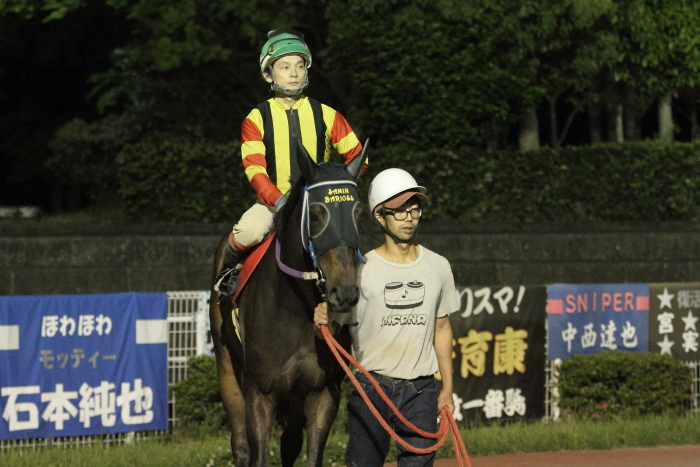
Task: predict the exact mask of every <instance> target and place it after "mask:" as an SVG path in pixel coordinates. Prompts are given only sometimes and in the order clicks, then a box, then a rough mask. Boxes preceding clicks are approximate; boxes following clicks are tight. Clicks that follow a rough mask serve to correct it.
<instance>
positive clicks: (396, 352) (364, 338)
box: [336, 246, 459, 379]
mask: <svg viewBox="0 0 700 467" xmlns="http://www.w3.org/2000/svg"><path fill="white" fill-rule="evenodd" d="M419 248H420V252H419V256H418V259H417V260H416V261H414V262H413V263H410V264H397V263H391V262H389V261H387V260H385V259H383V258H382V257H380V256H379V255H378V254H377V253H376V252H375V251H374V250H373V251H370V252H369V253H367V255H366V259H367V263H366V264H363V265H361V266H360V268H359V271H358V285H359V287H360V301H359V302H358V304H357V306H356V307H355V309H354V310H353V311H352V313H348V314H347V315H340V314H338V315H336V320H337V321H338V322H339V323H341V324H350V334H351V335H352V350H353V354H354V356H355V359H357V361H358V363H359V364H360V365H362V366H363V367H364V368H365V369H366V370H368V371H376V372H377V373H379V374H381V375H384V376H390V377H393V378H404V379H413V378H418V377H420V376H428V375H432V374H435V373H436V372H437V371H438V364H437V357H436V355H435V348H434V346H433V339H434V336H435V319H436V318H438V317H443V316H447V315H448V314H450V313H452V312H454V311H456V310H457V308H458V307H459V304H458V302H457V292H456V290H455V285H454V278H453V276H452V269H450V264H449V262H448V261H447V259H445V258H444V257H442V256H440V255H438V254H437V253H434V252H432V251H430V250H428V249H427V248H425V247H423V246H419Z"/></svg>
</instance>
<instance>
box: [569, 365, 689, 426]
mask: <svg viewBox="0 0 700 467" xmlns="http://www.w3.org/2000/svg"><path fill="white" fill-rule="evenodd" d="M559 371H560V373H559V395H560V398H561V399H560V401H559V406H560V408H561V409H562V413H563V414H565V415H569V416H573V417H575V418H581V419H616V418H620V417H625V418H630V417H636V416H641V415H662V414H663V415H677V414H681V413H682V412H683V411H684V409H685V407H686V404H687V403H688V402H689V400H690V385H691V383H692V374H691V371H690V369H689V368H688V367H686V366H685V365H684V364H683V363H682V362H680V361H678V360H674V359H673V358H671V357H669V356H665V355H658V354H652V353H629V352H603V353H600V354H597V355H588V356H581V355H574V356H572V357H570V358H567V359H565V360H563V361H562V363H561V368H560V370H559Z"/></svg>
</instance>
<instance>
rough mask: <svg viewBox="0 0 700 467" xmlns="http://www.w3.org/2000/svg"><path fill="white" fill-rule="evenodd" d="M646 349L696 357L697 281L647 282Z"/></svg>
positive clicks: (699, 356)
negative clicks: (647, 344)
mask: <svg viewBox="0 0 700 467" xmlns="http://www.w3.org/2000/svg"><path fill="white" fill-rule="evenodd" d="M649 301H650V306H649V351H650V352H653V353H659V354H661V355H670V356H672V357H674V358H677V359H679V360H700V352H698V341H699V340H700V339H698V329H700V323H698V319H699V318H700V282H695V283H676V284H649Z"/></svg>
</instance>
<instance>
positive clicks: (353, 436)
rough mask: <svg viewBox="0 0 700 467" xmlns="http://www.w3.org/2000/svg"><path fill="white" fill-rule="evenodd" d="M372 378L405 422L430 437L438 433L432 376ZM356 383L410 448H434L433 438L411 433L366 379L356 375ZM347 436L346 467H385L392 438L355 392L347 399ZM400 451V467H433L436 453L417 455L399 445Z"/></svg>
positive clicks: (363, 376)
mask: <svg viewBox="0 0 700 467" xmlns="http://www.w3.org/2000/svg"><path fill="white" fill-rule="evenodd" d="M372 376H373V377H374V378H375V379H376V380H377V382H378V383H379V385H380V386H381V388H382V389H383V390H384V392H385V393H386V395H387V396H388V397H389V399H390V400H391V401H392V402H393V403H394V405H396V407H397V408H398V409H399V411H400V412H401V414H402V415H403V416H404V417H406V419H408V420H409V421H410V422H411V423H413V424H414V425H415V426H417V427H418V428H420V429H422V430H424V431H427V432H429V433H435V432H436V431H437V416H438V413H437V402H438V394H437V385H436V384H435V378H434V377H433V376H426V377H422V378H417V379H413V380H407V379H398V378H389V377H386V376H381V375H377V374H376V373H372ZM357 380H358V381H359V383H360V385H361V386H362V388H363V389H364V390H365V391H366V392H367V396H368V397H369V399H370V401H372V404H373V405H374V406H375V407H376V408H377V410H378V411H379V413H380V414H381V416H382V418H383V419H384V420H386V422H387V423H388V424H389V426H390V427H391V428H392V429H393V430H394V431H395V432H396V433H397V434H398V435H399V436H400V437H401V438H403V439H404V440H405V441H406V442H407V443H408V444H410V445H411V446H414V447H418V448H427V447H430V446H432V445H434V444H435V442H436V440H435V439H434V438H423V437H422V436H420V435H418V434H417V433H415V432H413V431H412V430H409V429H408V428H407V427H406V426H405V425H404V424H403V423H402V422H401V421H400V420H399V418H398V417H397V416H396V415H394V413H393V412H392V411H391V409H389V407H387V405H386V403H385V402H384V401H383V400H382V399H381V398H380V397H379V394H378V393H377V391H376V390H375V389H374V387H373V386H372V384H371V383H370V382H369V381H368V380H367V378H366V377H365V375H363V374H362V373H357ZM348 432H349V433H350V440H349V441H348V448H347V450H346V451H345V464H346V465H347V466H348V467H374V466H376V467H382V466H383V465H384V460H385V459H386V455H387V453H388V452H389V443H390V441H391V435H390V434H389V433H387V432H386V431H385V430H384V428H382V426H381V425H380V424H379V422H378V421H377V419H376V418H375V416H374V415H373V414H372V412H371V411H370V409H369V408H368V407H367V404H365V401H363V400H362V398H361V397H360V395H359V394H358V393H357V390H356V389H355V390H353V393H352V395H351V396H350V398H349V399H348ZM397 449H398V455H399V459H398V464H399V466H400V467H419V466H432V465H433V461H434V459H435V453H430V454H414V453H412V452H410V451H407V450H406V449H405V448H404V447H403V446H401V445H400V444H398V443H397Z"/></svg>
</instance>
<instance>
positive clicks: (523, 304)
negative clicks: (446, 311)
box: [450, 286, 547, 424]
mask: <svg viewBox="0 0 700 467" xmlns="http://www.w3.org/2000/svg"><path fill="white" fill-rule="evenodd" d="M546 298H547V294H546V288H545V287H544V286H539V287H525V286H519V287H508V286H505V287H483V288H466V289H462V290H461V291H460V300H461V303H460V311H458V312H456V313H453V314H452V315H451V316H450V324H451V325H452V332H453V334H454V337H455V346H454V349H455V350H454V360H453V365H454V393H455V419H456V420H457V421H458V422H461V423H462V424H466V423H472V422H474V421H477V420H478V421H493V420H510V419H517V418H528V419H529V418H538V417H543V416H544V414H545V409H544V395H545V390H544V384H545V372H544V368H545V363H546V362H545V319H546Z"/></svg>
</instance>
